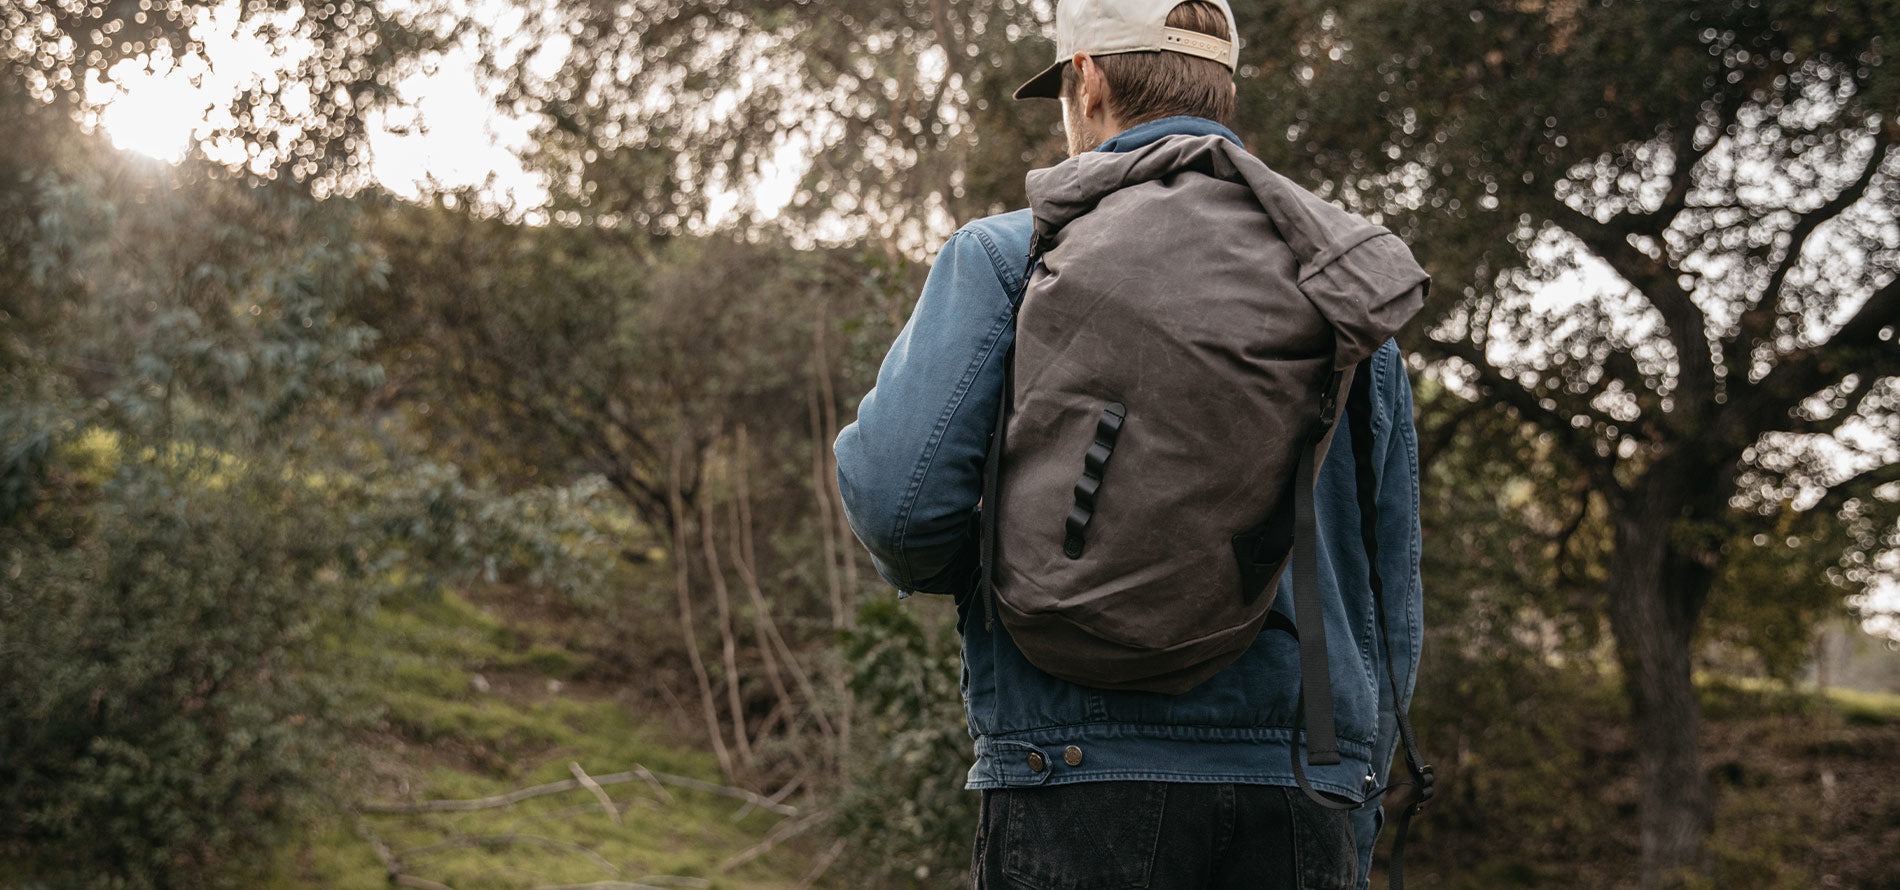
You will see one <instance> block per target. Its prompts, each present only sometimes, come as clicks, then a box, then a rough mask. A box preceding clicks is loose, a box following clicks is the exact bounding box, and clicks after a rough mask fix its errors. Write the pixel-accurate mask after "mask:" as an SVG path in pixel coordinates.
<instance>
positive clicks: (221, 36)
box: [86, 2, 547, 208]
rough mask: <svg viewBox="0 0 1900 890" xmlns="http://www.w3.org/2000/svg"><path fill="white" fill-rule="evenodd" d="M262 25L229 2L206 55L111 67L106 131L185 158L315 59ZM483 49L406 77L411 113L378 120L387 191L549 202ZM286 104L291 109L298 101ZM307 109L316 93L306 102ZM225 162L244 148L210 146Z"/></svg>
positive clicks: (102, 112)
mask: <svg viewBox="0 0 1900 890" xmlns="http://www.w3.org/2000/svg"><path fill="white" fill-rule="evenodd" d="M264 21H265V18H264V17H258V18H255V19H253V20H252V21H251V22H250V23H248V24H244V23H240V22H239V21H238V14H237V8H236V4H235V3H230V2H227V3H226V4H224V5H223V6H221V7H219V8H217V9H216V10H214V11H213V12H211V14H210V15H208V16H207V17H206V18H205V20H204V21H202V22H200V23H199V24H198V25H196V26H195V27H194V28H193V32H194V35H195V36H197V37H198V38H199V39H201V40H203V41H204V42H205V52H204V58H206V59H210V60H211V61H210V62H209V63H207V62H206V61H204V59H201V58H196V57H193V58H187V59H184V60H174V59H172V58H171V57H170V56H169V55H167V54H164V53H153V54H147V55H144V56H140V57H138V58H136V59H127V60H125V61H122V62H120V63H119V64H117V65H115V66H113V68H112V69H111V70H110V75H111V76H110V79H109V82H108V81H106V80H97V79H96V80H93V81H92V82H90V83H88V84H87V87H86V97H87V99H88V100H89V101H90V102H92V103H94V104H95V105H96V106H98V121H97V123H98V124H99V125H100V126H101V127H103V128H104V130H105V131H106V133H107V134H108V135H109V136H110V137H111V139H112V142H113V144H114V145H116V146H118V147H119V148H121V149H124V150H127V151H134V152H138V153H139V154H143V155H147V156H150V157H153V158H158V159H160V160H164V161H171V162H176V161H178V160H180V159H181V158H183V157H184V155H185V153H186V151H187V149H188V148H189V147H190V146H191V144H192V143H193V141H194V140H198V139H201V138H202V136H203V134H204V133H205V132H206V131H207V124H208V122H212V121H216V120H218V119H219V117H220V116H228V115H227V112H225V110H224V103H226V102H228V101H230V99H231V97H232V96H234V95H235V94H236V93H237V92H238V91H239V90H240V89H241V88H242V85H243V84H244V83H246V82H248V81H250V80H251V79H252V78H253V77H256V76H258V75H260V74H263V75H266V76H271V75H274V74H275V73H276V72H282V71H286V70H288V69H289V68H290V67H291V66H292V65H294V64H295V63H296V62H297V61H299V56H298V54H299V52H300V51H307V48H306V47H304V46H299V45H298V44H297V43H296V42H285V41H278V42H277V43H276V44H275V45H273V44H272V42H271V41H270V40H268V39H267V38H265V37H264V36H261V35H260V34H259V29H260V26H261V25H262V24H263V22H264ZM476 56H477V48H476V46H475V44H474V38H472V37H466V38H464V39H463V40H462V41H460V42H459V43H458V44H457V45H455V46H454V47H453V48H452V49H450V50H449V51H448V52H446V53H444V54H442V55H441V56H440V57H439V58H435V59H432V60H431V62H430V64H428V65H427V67H426V68H425V69H424V70H421V71H417V72H415V73H413V74H411V75H410V76H409V77H407V78H405V79H404V80H403V81H402V83H401V85H400V88H401V91H402V93H403V95H404V96H405V97H406V98H408V99H409V100H410V101H411V106H410V107H409V108H408V109H407V110H406V113H397V114H390V115H384V114H377V115H376V116H375V117H376V119H375V120H373V121H372V125H371V128H370V133H371V135H370V151H371V154H372V165H371V175H372V176H373V177H374V178H375V179H376V180H377V181H378V182H379V183H381V184H382V185H383V186H384V187H385V188H388V189H389V190H391V191H393V192H395V193H397V194H400V195H404V196H406V197H417V196H419V195H421V194H422V193H423V192H424V191H425V190H433V189H438V188H447V189H453V188H461V187H475V188H478V189H481V190H483V191H484V192H486V193H487V194H488V195H490V196H491V197H492V198H493V199H494V200H496V201H497V202H498V203H500V204H503V205H513V206H515V207H519V208H531V207H535V206H538V205H540V204H541V203H543V202H544V201H545V200H546V198H547V186H546V184H545V182H543V181H542V180H541V179H540V177H538V176H536V175H534V174H532V173H530V172H528V171H526V170H524V169H523V167H522V164H521V161H520V159H519V158H518V157H517V156H516V154H515V152H516V150H517V149H520V148H523V147H525V146H526V144H527V140H528V138H529V137H528V130H529V124H528V123H527V122H524V121H523V120H521V119H519V118H515V117H512V116H510V115H507V114H504V113H502V112H501V111H500V110H499V109H498V108H497V107H496V106H495V102H494V99H493V97H492V95H491V94H490V93H489V92H487V91H486V90H485V89H484V88H483V85H482V84H481V83H480V82H479V80H478V78H477V77H476V76H475V74H474V72H475V68H476V64H475V62H476ZM292 86H293V90H292V92H291V93H290V94H289V96H288V97H287V98H286V104H287V105H291V106H292V107H290V108H289V109H287V110H289V111H291V112H292V113H300V112H302V111H304V110H306V109H305V108H298V107H295V106H296V105H297V103H298V102H299V98H300V94H299V93H298V92H296V91H295V89H294V86H295V85H292ZM301 98H302V100H303V101H304V102H306V103H307V101H308V97H307V96H301ZM203 150H204V152H205V154H206V155H207V156H208V157H210V158H211V159H212V160H213V161H217V162H221V163H232V164H236V163H242V162H243V161H244V157H245V156H244V154H243V152H242V149H241V148H238V147H234V146H220V145H216V144H206V145H204V146H203Z"/></svg>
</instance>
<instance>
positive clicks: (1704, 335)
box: [1545, 195, 1715, 426]
mask: <svg viewBox="0 0 1900 890" xmlns="http://www.w3.org/2000/svg"><path fill="white" fill-rule="evenodd" d="M1545 206H1546V207H1547V208H1548V211H1549V213H1548V215H1549V218H1550V220H1551V222H1554V223H1556V224H1557V225H1560V226H1562V227H1563V228H1564V229H1565V230H1566V231H1568V232H1569V233H1570V234H1572V235H1574V236H1576V238H1577V240H1579V241H1582V242H1583V244H1584V246H1585V247H1587V248H1589V250H1590V252H1591V253H1593V254H1596V255H1597V257H1598V258H1599V259H1601V260H1603V262H1605V263H1607V264H1609V266H1610V268H1611V269H1612V270H1613V271H1615V272H1616V274H1617V275H1619V276H1621V277H1622V278H1623V280H1624V281H1627V282H1629V284H1630V286H1631V287H1634V288H1636V289H1637V291H1639V292H1641V293H1642V295H1643V297H1644V298H1645V299H1647V300H1648V301H1649V304H1650V305H1651V306H1654V307H1656V311H1657V312H1658V313H1660V314H1661V315H1662V318H1663V325H1664V326H1665V327H1667V328H1668V333H1669V342H1670V344H1671V345H1673V346H1674V347H1675V350H1676V360H1677V363H1678V365H1679V366H1680V367H1681V368H1682V372H1681V374H1680V375H1679V377H1678V379H1677V380H1676V400H1675V401H1676V411H1679V412H1685V413H1687V414H1689V415H1691V417H1692V418H1693V417H1694V415H1697V414H1700V413H1701V412H1702V411H1704V410H1705V409H1706V408H1707V406H1709V405H1712V404H1714V402H1715V363H1714V359H1713V357H1712V356H1711V355H1710V354H1709V340H1708V338H1709V329H1708V318H1707V316H1705V315H1704V314H1703V313H1702V307H1700V306H1697V305H1696V303H1695V299H1694V298H1693V297H1692V296H1691V295H1690V293H1689V291H1688V290H1687V289H1685V288H1683V286H1682V283H1681V282H1680V281H1678V280H1677V278H1676V271H1675V270H1674V269H1672V268H1670V266H1669V263H1668V261H1667V259H1666V258H1659V257H1652V256H1650V255H1649V254H1648V253H1647V252H1645V251H1643V250H1640V249H1638V248H1637V247H1636V245H1634V244H1631V243H1630V240H1629V236H1631V235H1638V234H1642V235H1650V236H1651V237H1654V238H1656V240H1657V241H1658V242H1660V241H1661V237H1660V236H1658V235H1653V234H1651V233H1649V232H1646V231H1642V230H1640V229H1639V228H1637V227H1636V226H1634V225H1631V223H1632V222H1636V221H1642V220H1643V219H1644V217H1642V216H1624V217H1617V218H1614V219H1612V220H1610V221H1609V222H1607V223H1605V222H1598V221H1597V219H1596V217H1593V216H1590V215H1588V214H1586V213H1584V212H1582V211H1580V210H1578V209H1576V208H1575V207H1572V206H1570V205H1569V204H1567V203H1565V202H1564V201H1562V200H1560V199H1559V198H1557V197H1556V196H1555V195H1551V196H1550V197H1549V198H1548V199H1547V200H1546V201H1545ZM1672 413H1673V412H1672ZM1690 425H1691V426H1693V421H1692V422H1691V424H1690Z"/></svg>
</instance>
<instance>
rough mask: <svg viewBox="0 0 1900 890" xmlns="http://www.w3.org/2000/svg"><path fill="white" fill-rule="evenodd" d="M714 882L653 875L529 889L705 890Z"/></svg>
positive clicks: (549, 885) (676, 876) (546, 885)
mask: <svg viewBox="0 0 1900 890" xmlns="http://www.w3.org/2000/svg"><path fill="white" fill-rule="evenodd" d="M661 879H666V883H665V884H647V883H643V882H644V881H658V880H661ZM711 886H712V882H711V881H708V880H706V879H704V878H685V877H680V876H678V875H653V876H651V877H646V878H641V879H640V880H639V881H594V882H593V883H590V884H543V885H541V886H539V887H529V888H528V890H670V888H673V887H692V888H705V887H711Z"/></svg>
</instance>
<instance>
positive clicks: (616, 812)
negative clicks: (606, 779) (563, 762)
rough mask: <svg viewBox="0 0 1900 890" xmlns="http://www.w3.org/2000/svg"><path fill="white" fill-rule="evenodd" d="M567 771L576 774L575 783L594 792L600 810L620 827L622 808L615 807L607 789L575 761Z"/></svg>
mask: <svg viewBox="0 0 1900 890" xmlns="http://www.w3.org/2000/svg"><path fill="white" fill-rule="evenodd" d="M567 771H568V772H571V773H573V774H574V781H576V782H579V783H581V787H583V788H586V789H587V790H588V791H590V792H592V793H593V795H594V799H595V800H598V801H600V808H601V809H603V810H606V811H607V818H609V819H612V820H614V824H615V825H619V824H620V808H619V807H616V806H614V799H613V798H611V797H608V796H607V789H605V788H602V787H600V783H599V782H596V781H594V778H593V777H592V776H589V775H588V774H587V771H586V770H584V769H581V765H580V764H579V763H577V762H575V761H572V760H570V761H568V763H567Z"/></svg>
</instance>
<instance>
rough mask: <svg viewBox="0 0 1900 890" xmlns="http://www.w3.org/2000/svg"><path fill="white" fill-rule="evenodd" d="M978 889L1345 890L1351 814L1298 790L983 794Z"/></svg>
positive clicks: (1153, 788) (1074, 789)
mask: <svg viewBox="0 0 1900 890" xmlns="http://www.w3.org/2000/svg"><path fill="white" fill-rule="evenodd" d="M970 871H971V876H972V883H973V884H974V886H975V888H976V890H1277V888H1285V890H1352V888H1353V887H1354V886H1355V884H1356V883H1357V881H1358V877H1359V876H1358V871H1359V855H1358V852H1357V850H1356V848H1355V845H1354V843H1353V835H1352V819H1351V816H1350V815H1349V812H1348V811H1344V810H1329V809H1326V808H1325V807H1322V806H1319V805H1318V804H1315V803H1313V802H1312V801H1310V800H1307V799H1306V796H1305V795H1304V794H1301V793H1300V790H1299V789H1298V788H1281V787H1279V786H1276V785H1237V784H1236V785H1202V784H1190V783H1182V782H1082V783H1078V784H1074V785H1054V786H1044V787H1040V788H1010V789H1004V790H1001V791H985V792H983V815H982V817H981V818H980V819H979V820H978V825H977V830H976V855H975V858H974V860H973V861H972V863H971V867H970Z"/></svg>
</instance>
